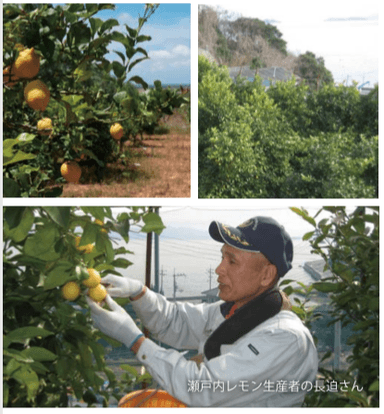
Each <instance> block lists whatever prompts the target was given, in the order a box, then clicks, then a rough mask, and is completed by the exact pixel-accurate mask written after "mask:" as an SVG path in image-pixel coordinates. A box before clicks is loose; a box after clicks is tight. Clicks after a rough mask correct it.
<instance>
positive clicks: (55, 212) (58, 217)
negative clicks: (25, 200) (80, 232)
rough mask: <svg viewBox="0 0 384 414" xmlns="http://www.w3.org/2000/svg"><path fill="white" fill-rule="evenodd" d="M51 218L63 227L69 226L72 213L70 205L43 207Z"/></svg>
mask: <svg viewBox="0 0 384 414" xmlns="http://www.w3.org/2000/svg"><path fill="white" fill-rule="evenodd" d="M43 210H45V211H46V212H47V213H48V214H49V216H50V217H51V219H52V220H53V221H54V222H55V223H56V224H58V225H59V226H61V227H64V228H67V227H68V225H69V218H70V214H71V208H70V207H43Z"/></svg>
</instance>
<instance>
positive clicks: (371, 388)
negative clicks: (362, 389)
mask: <svg viewBox="0 0 384 414" xmlns="http://www.w3.org/2000/svg"><path fill="white" fill-rule="evenodd" d="M379 389H380V387H379V380H376V381H374V382H372V384H371V385H370V386H369V388H368V391H371V392H373V391H379Z"/></svg>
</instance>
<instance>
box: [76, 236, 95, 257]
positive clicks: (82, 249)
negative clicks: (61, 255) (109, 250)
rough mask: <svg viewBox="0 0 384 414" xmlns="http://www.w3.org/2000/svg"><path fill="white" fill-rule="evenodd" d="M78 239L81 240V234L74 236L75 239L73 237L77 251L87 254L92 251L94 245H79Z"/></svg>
mask: <svg viewBox="0 0 384 414" xmlns="http://www.w3.org/2000/svg"><path fill="white" fill-rule="evenodd" d="M80 240H81V236H76V239H75V246H76V249H77V250H78V251H79V252H84V253H87V254H89V253H92V251H93V248H94V247H95V246H94V245H93V244H85V245H84V246H79V244H80Z"/></svg>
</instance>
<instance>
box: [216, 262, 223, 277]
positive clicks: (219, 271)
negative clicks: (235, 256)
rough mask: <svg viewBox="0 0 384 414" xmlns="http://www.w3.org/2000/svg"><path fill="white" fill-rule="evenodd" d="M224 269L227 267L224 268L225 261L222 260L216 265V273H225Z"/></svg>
mask: <svg viewBox="0 0 384 414" xmlns="http://www.w3.org/2000/svg"><path fill="white" fill-rule="evenodd" d="M224 270H225V268H224V263H223V260H222V261H221V262H220V264H219V265H218V266H217V267H216V269H215V273H216V274H217V275H219V276H220V275H222V274H223V273H224Z"/></svg>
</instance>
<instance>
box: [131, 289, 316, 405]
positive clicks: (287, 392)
mask: <svg viewBox="0 0 384 414" xmlns="http://www.w3.org/2000/svg"><path fill="white" fill-rule="evenodd" d="M222 303H223V302H222V301H218V302H215V303H212V304H204V303H203V304H198V305H194V304H190V303H182V302H169V301H167V300H166V298H165V297H164V296H162V295H160V294H157V293H155V292H153V291H151V290H149V289H147V292H146V293H145V295H144V296H143V297H141V298H140V299H138V300H136V301H134V302H132V304H133V307H134V310H135V312H136V314H137V315H138V317H139V318H140V319H141V321H142V322H143V324H144V326H145V327H147V328H148V330H149V331H150V332H151V334H152V335H153V337H154V338H156V339H158V340H160V341H161V342H163V343H165V344H167V345H170V346H172V347H174V348H177V349H188V350H189V349H197V350H198V351H199V353H203V349H204V344H205V342H206V340H207V339H208V337H209V336H210V335H211V333H212V332H213V331H214V330H215V329H216V328H217V327H218V326H219V325H220V324H221V323H222V322H223V321H224V320H225V318H224V316H223V315H222V314H221V311H220V305H221V304H222ZM136 357H137V358H138V360H139V361H140V362H142V363H143V365H144V366H145V367H146V369H147V371H148V372H149V373H150V374H151V375H152V377H153V378H154V379H155V381H156V382H157V383H158V384H159V386H160V387H161V388H162V389H163V390H165V391H167V392H168V393H169V394H171V395H173V396H174V397H175V398H177V399H178V400H180V401H182V402H183V403H184V404H186V405H187V406H189V407H298V406H301V405H302V403H303V401H304V398H305V395H306V393H307V392H308V391H309V390H310V389H311V387H312V386H313V382H314V380H315V376H316V373H317V368H318V358H317V351H316V348H315V345H314V343H313V339H312V336H311V334H310V332H309V330H308V329H307V328H306V327H305V326H304V325H303V323H302V322H301V320H300V319H299V318H298V317H297V316H296V315H295V314H294V313H293V312H291V311H280V312H279V313H278V314H277V315H275V316H274V317H272V318H270V319H268V320H266V321H264V322H262V323H261V324H260V325H259V326H257V327H256V328H254V329H253V330H251V331H250V332H249V333H247V334H245V335H244V336H242V337H241V338H240V339H238V340H237V341H236V342H235V343H234V344H232V345H222V346H221V348H220V355H219V356H217V357H215V358H211V359H210V360H207V359H206V358H204V361H203V362H202V363H201V364H197V363H196V362H194V361H189V360H187V359H186V358H185V357H184V354H183V353H182V352H178V351H176V350H173V349H165V348H162V347H160V346H158V345H157V344H155V343H154V342H153V341H151V340H149V339H146V340H145V341H144V342H143V343H142V344H141V346H140V349H139V352H138V353H137V355H136Z"/></svg>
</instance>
